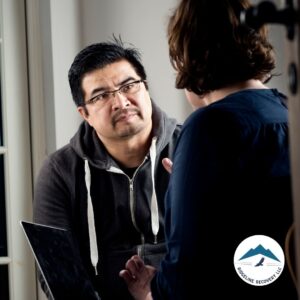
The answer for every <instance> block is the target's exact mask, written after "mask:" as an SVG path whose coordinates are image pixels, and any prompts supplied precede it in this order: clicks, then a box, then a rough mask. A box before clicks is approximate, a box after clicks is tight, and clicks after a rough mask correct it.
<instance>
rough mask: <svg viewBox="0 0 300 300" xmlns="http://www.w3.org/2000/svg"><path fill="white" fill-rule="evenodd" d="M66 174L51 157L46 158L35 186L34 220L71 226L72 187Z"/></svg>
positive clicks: (67, 227) (63, 226) (52, 224)
mask: <svg viewBox="0 0 300 300" xmlns="http://www.w3.org/2000/svg"><path fill="white" fill-rule="evenodd" d="M68 177H69V176H67V175H66V174H62V171H61V170H60V168H59V164H58V163H57V162H56V161H55V160H54V159H51V158H48V159H46V160H45V162H44V164H43V166H42V168H41V170H40V172H39V174H38V177H37V180H36V182H35V187H34V201H33V220H34V222H36V223H40V224H44V225H50V226H56V227H61V228H65V229H69V228H71V221H70V201H71V200H70V197H71V196H70V193H71V192H70V189H69V188H68V183H67V178H68Z"/></svg>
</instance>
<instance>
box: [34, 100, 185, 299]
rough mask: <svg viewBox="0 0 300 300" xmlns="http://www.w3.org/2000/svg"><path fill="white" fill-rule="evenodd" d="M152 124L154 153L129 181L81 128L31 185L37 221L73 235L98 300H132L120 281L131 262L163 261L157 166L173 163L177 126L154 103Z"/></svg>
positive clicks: (163, 185) (161, 184)
mask: <svg viewBox="0 0 300 300" xmlns="http://www.w3.org/2000/svg"><path fill="white" fill-rule="evenodd" d="M152 120H153V132H152V135H153V137H156V138H154V139H153V141H154V143H152V145H153V148H152V149H153V150H154V149H155V151H154V152H153V151H152V152H151V155H150V153H148V155H147V156H146V157H145V160H144V162H143V163H142V164H141V165H140V166H139V167H138V168H137V169H136V170H135V173H134V175H133V177H132V178H130V177H129V176H128V175H126V174H125V173H124V172H123V170H121V169H120V167H119V166H118V164H117V162H116V161H114V159H113V158H112V157H111V156H110V155H109V154H108V153H107V151H106V149H105V147H104V146H103V144H102V143H101V141H100V140H99V138H98V137H97V134H96V133H95V131H94V129H93V128H92V127H90V126H89V125H88V124H87V123H86V122H83V123H82V124H81V126H80V127H79V130H78V132H77V133H76V134H75V136H74V137H73V138H72V139H71V141H70V143H69V144H68V145H66V146H65V147H63V148H61V149H59V150H58V151H56V152H55V153H53V154H52V155H50V156H49V157H48V158H47V160H46V161H45V163H44V165H43V167H42V169H41V171H40V174H39V176H38V178H37V181H36V184H35V195H34V221H35V222H37V223H42V224H46V225H52V226H57V227H62V228H65V229H68V230H70V231H71V232H72V233H73V235H74V243H75V244H76V245H78V250H79V253H80V259H81V260H82V263H83V265H84V267H85V268H86V270H87V274H88V277H89V279H90V280H91V281H92V283H93V285H94V287H95V289H96V290H97V291H98V293H99V294H100V296H101V299H102V300H105V299H109V300H113V299H132V298H131V297H130V296H129V293H128V291H127V287H126V285H125V283H124V282H123V280H122V279H121V278H120V277H119V275H118V273H119V271H120V270H121V269H123V268H124V266H125V262H126V261H127V259H129V258H130V257H131V256H132V255H133V254H137V253H138V254H140V255H141V256H142V257H144V259H145V261H146V262H147V263H150V264H152V265H154V266H156V267H158V265H159V262H160V260H161V258H162V256H163V255H164V253H165V244H164V240H165V238H164V218H163V216H164V210H165V209H164V196H165V192H166V189H167V185H168V181H169V174H168V172H167V171H166V170H165V169H164V168H163V166H162V163H161V160H162V158H164V157H172V153H173V150H174V147H175V144H176V141H177V138H178V135H179V132H180V127H181V126H180V125H179V124H177V122H176V120H175V119H171V118H168V117H167V115H166V114H165V113H164V112H162V111H161V110H160V109H159V108H158V107H157V106H156V105H155V104H154V103H153V114H152ZM155 152H156V153H155ZM153 163H154V173H153V175H154V176H152V175H151V166H152V164H153ZM152 179H154V180H152ZM153 187H155V188H154V191H153ZM155 198H156V199H155ZM153 199H154V200H153ZM151 201H154V202H152V203H151ZM90 204H91V205H90ZM89 205H90V208H91V207H92V208H91V209H89V208H88V206H89ZM153 205H154V206H153ZM156 205H157V208H158V210H157V213H156V212H155V211H156V210H155V207H156ZM151 206H152V208H151ZM88 215H89V217H88ZM151 218H152V221H151ZM155 218H156V219H157V222H156V223H155ZM93 228H94V230H93ZM157 229H158V233H157V236H155V234H154V232H155V230H157ZM94 233H95V235H94ZM91 250H92V253H94V254H95V253H96V254H97V255H96V257H95V255H94V258H93V254H91ZM93 259H94V265H95V266H93V264H92V262H91V261H93ZM96 273H97V275H96Z"/></svg>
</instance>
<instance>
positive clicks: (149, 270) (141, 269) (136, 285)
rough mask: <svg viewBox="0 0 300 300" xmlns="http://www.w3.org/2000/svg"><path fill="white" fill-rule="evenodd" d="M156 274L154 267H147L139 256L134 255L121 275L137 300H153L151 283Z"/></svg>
mask: <svg viewBox="0 0 300 300" xmlns="http://www.w3.org/2000/svg"><path fill="white" fill-rule="evenodd" d="M155 272H156V269H155V268H154V267H152V266H149V265H145V264H144V262H143V260H142V259H141V258H140V257H139V256H138V255H134V256H132V257H131V258H130V259H129V260H128V261H127V262H126V265H125V269H124V270H122V271H120V273H119V275H120V277H122V278H123V279H124V280H125V282H126V284H127V287H128V290H129V292H130V293H131V295H132V296H133V298H134V299H135V300H152V296H151V286H150V283H151V280H152V278H153V277H154V275H155Z"/></svg>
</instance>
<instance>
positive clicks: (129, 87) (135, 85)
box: [82, 80, 146, 105]
mask: <svg viewBox="0 0 300 300" xmlns="http://www.w3.org/2000/svg"><path fill="white" fill-rule="evenodd" d="M142 82H144V83H145V82H146V81H145V80H136V81H132V82H130V83H126V84H124V85H122V86H120V87H119V88H118V89H117V90H114V91H107V92H103V93H101V94H98V95H96V96H94V97H92V98H91V99H89V100H87V101H86V102H84V103H83V104H82V105H88V104H94V103H96V102H98V101H107V100H111V99H112V98H114V97H115V94H116V93H120V94H122V95H125V96H127V95H132V94H135V93H137V92H138V91H139V90H140V88H141V83H142Z"/></svg>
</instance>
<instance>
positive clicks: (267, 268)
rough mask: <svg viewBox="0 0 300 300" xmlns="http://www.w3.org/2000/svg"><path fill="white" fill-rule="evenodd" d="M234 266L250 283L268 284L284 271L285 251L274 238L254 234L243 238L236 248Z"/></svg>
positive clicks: (257, 284)
mask: <svg viewBox="0 0 300 300" xmlns="http://www.w3.org/2000/svg"><path fill="white" fill-rule="evenodd" d="M234 267H235V270H236V272H237V274H238V275H239V276H240V278H241V279H242V280H244V281H245V282H247V283H248V284H251V285H255V286H263V285H268V284H271V283H272V282H274V281H275V280H276V279H277V278H278V277H279V276H280V274H281V272H282V271H283V268H284V252H283V250H282V248H281V247H280V245H279V244H278V243H277V242H276V241H275V240H273V239H272V238H270V237H268V236H265V235H253V236H250V237H248V238H246V239H245V240H243V241H242V242H241V243H240V244H239V246H238V247H237V249H236V250H235V253H234Z"/></svg>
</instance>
